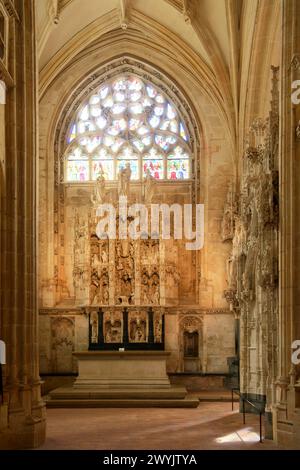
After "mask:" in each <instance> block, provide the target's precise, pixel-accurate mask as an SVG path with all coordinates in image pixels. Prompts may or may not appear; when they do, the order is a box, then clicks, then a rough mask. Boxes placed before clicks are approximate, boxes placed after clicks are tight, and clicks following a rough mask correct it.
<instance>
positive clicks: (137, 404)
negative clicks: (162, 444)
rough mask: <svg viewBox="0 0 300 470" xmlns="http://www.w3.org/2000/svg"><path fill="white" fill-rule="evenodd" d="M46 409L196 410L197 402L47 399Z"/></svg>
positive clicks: (191, 399)
mask: <svg viewBox="0 0 300 470" xmlns="http://www.w3.org/2000/svg"><path fill="white" fill-rule="evenodd" d="M46 404H47V408H197V407H198V405H199V400H197V399H194V398H184V399H182V400H180V399H163V398H157V399H150V398H149V399H145V398H140V399H130V398H128V399H124V398H123V399H116V398H112V399H81V398H80V399H62V400H58V399H53V398H51V399H49V400H46Z"/></svg>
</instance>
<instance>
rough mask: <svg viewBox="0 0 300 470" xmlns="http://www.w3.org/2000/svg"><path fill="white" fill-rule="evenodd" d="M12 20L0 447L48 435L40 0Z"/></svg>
mask: <svg viewBox="0 0 300 470" xmlns="http://www.w3.org/2000/svg"><path fill="white" fill-rule="evenodd" d="M15 6H16V10H15V12H12V16H11V18H10V22H9V37H10V40H9V63H8V68H9V73H10V75H11V77H12V79H13V81H14V84H13V85H14V86H12V87H11V88H9V89H8V91H7V97H6V99H7V103H6V109H5V130H6V146H5V154H6V155H5V173H4V180H5V181H4V187H3V188H1V190H2V194H1V195H2V201H1V281H2V282H1V307H0V308H1V310H0V315H1V324H0V327H1V337H2V339H3V340H4V341H5V342H6V346H7V358H6V360H7V364H6V366H4V404H3V405H1V406H0V448H2V449H21V448H33V447H37V446H39V445H40V444H42V442H43V441H44V438H45V406H44V403H43V401H42V399H41V394H40V383H41V382H40V378H39V365H38V343H37V341H38V335H37V318H38V316H37V289H36V282H37V272H36V257H37V233H36V223H37V201H36V193H37V162H38V156H37V121H36V119H37V73H36V62H35V59H36V48H35V23H34V11H35V5H34V0H26V1H21V0H18V1H17V2H15Z"/></svg>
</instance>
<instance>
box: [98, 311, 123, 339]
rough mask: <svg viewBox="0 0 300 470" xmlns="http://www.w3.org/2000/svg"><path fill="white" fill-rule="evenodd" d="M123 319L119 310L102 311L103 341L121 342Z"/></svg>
mask: <svg viewBox="0 0 300 470" xmlns="http://www.w3.org/2000/svg"><path fill="white" fill-rule="evenodd" d="M122 332H123V319H122V314H121V312H120V311H113V310H110V311H107V312H104V319H103V336H104V341H105V343H122V342H123V333H122Z"/></svg>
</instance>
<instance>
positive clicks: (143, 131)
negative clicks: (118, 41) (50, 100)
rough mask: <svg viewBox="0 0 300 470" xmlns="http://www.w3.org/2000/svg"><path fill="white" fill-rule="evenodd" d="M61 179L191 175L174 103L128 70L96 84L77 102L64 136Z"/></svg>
mask: <svg viewBox="0 0 300 470" xmlns="http://www.w3.org/2000/svg"><path fill="white" fill-rule="evenodd" d="M66 144H67V147H66V151H65V181H66V182H85V181H93V180H96V179H97V177H98V176H99V174H100V173H103V174H104V176H105V178H106V179H107V180H115V179H117V176H118V172H119V170H120V169H121V168H123V167H125V166H126V164H127V163H129V164H130V167H131V179H132V180H140V179H142V178H144V176H146V174H147V173H148V172H149V171H150V173H151V175H152V176H153V177H154V178H156V179H158V180H166V179H168V180H184V179H188V178H190V177H191V144H190V137H189V134H188V131H187V126H186V125H185V123H184V120H183V119H182V117H181V116H180V113H179V112H178V110H177V109H176V106H175V105H174V104H173V103H172V102H171V101H170V99H169V98H167V97H166V96H165V95H164V93H163V92H161V90H160V89H159V88H158V87H156V86H154V85H153V84H152V83H150V82H149V83H148V82H146V81H145V80H144V79H141V78H140V77H137V76H135V75H133V74H132V75H130V74H121V75H120V76H118V77H115V78H113V79H111V80H110V81H107V82H106V83H105V84H103V85H101V86H100V87H99V88H98V89H97V90H96V91H94V92H93V94H92V95H91V96H90V97H89V98H88V100H87V101H86V102H85V103H83V104H82V106H81V107H80V109H79V111H78V112H77V115H76V117H75V118H74V119H73V121H72V124H71V126H70V128H69V132H68V134H67V143H66Z"/></svg>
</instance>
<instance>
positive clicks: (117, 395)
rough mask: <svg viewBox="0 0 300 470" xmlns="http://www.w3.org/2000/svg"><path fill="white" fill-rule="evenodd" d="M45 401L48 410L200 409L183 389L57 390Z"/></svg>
mask: <svg viewBox="0 0 300 470" xmlns="http://www.w3.org/2000/svg"><path fill="white" fill-rule="evenodd" d="M45 398H46V404H47V407H48V408H153V407H155V408H197V406H198V405H199V400H198V398H196V397H189V396H187V392H186V389H185V388H183V387H169V388H161V389H159V388H156V389H151V388H149V389H142V388H133V389H128V388H127V389H121V388H119V389H117V388H112V389H99V388H97V389H95V388H87V389H85V390H76V388H57V389H55V390H53V391H52V392H50V393H49V395H48V396H47V397H45Z"/></svg>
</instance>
